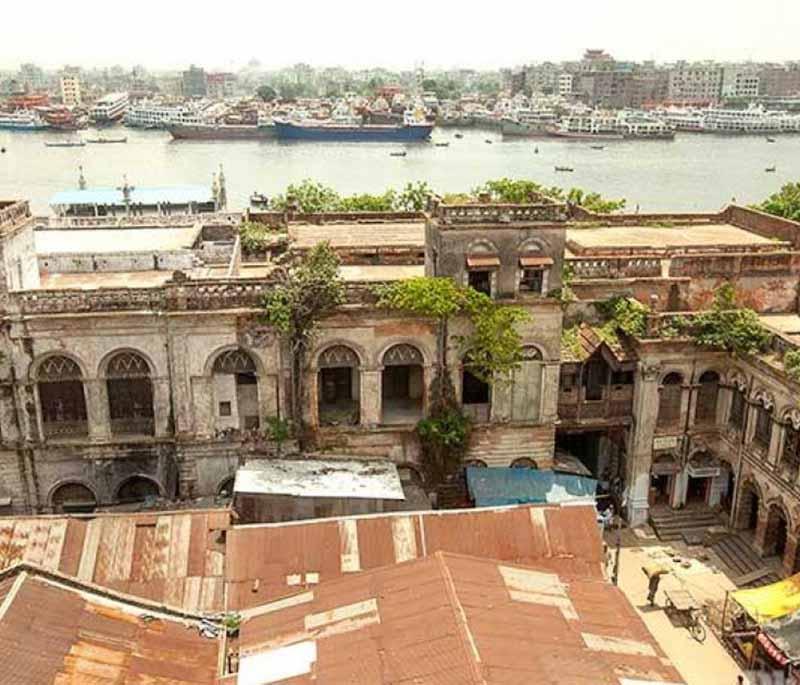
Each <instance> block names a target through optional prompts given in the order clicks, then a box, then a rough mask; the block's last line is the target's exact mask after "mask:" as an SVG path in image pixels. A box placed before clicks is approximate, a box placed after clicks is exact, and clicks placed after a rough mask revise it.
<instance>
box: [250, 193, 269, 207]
mask: <svg viewBox="0 0 800 685" xmlns="http://www.w3.org/2000/svg"><path fill="white" fill-rule="evenodd" d="M250 204H251V205H262V206H263V205H268V204H269V198H268V197H267V196H266V195H264V193H253V194H252V195H251V196H250Z"/></svg>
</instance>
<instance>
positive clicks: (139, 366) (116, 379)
mask: <svg viewBox="0 0 800 685" xmlns="http://www.w3.org/2000/svg"><path fill="white" fill-rule="evenodd" d="M106 390H107V392H108V414H109V418H110V420H111V433H112V435H155V420H154V412H153V383H152V381H151V380H150V365H149V364H148V363H147V361H146V360H145V358H144V357H142V355H140V354H137V353H136V352H128V351H125V352H118V353H117V354H115V355H114V356H113V357H111V359H110V360H109V362H108V365H107V366H106Z"/></svg>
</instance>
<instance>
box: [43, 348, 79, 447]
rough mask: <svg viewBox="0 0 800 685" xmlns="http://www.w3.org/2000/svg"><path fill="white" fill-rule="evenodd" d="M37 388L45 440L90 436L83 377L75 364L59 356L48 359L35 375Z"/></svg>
mask: <svg viewBox="0 0 800 685" xmlns="http://www.w3.org/2000/svg"><path fill="white" fill-rule="evenodd" d="M36 386H37V389H38V391H39V406H40V408H41V412H42V428H43V430H44V437H45V438H58V437H82V436H86V435H88V434H89V422H88V421H87V414H86V396H85V395H84V392H83V374H82V373H81V370H80V367H79V366H78V365H77V363H75V362H74V361H73V360H72V359H70V358H69V357H63V356H61V355H54V356H52V357H48V358H47V359H45V360H44V361H43V362H42V363H41V364H40V365H39V368H38V369H37V371H36Z"/></svg>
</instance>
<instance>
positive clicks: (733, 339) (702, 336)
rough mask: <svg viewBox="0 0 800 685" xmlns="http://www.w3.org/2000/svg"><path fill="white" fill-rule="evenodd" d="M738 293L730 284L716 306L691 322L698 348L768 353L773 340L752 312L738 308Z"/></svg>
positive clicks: (722, 290) (716, 299)
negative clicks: (767, 350)
mask: <svg viewBox="0 0 800 685" xmlns="http://www.w3.org/2000/svg"><path fill="white" fill-rule="evenodd" d="M735 300H736V292H735V290H734V288H733V286H732V285H731V284H730V283H726V284H725V285H722V286H720V287H719V288H718V289H717V290H716V292H715V293H714V304H713V306H712V307H711V309H710V310H709V311H707V312H702V313H700V314H698V315H697V316H696V317H694V319H692V321H691V322H690V324H689V325H690V329H691V330H690V332H691V336H692V338H693V339H694V341H695V342H696V343H697V344H698V345H705V346H707V347H715V348H717V349H721V350H727V351H729V352H734V353H736V354H740V355H745V354H757V353H759V352H764V351H765V350H766V349H767V347H768V345H769V343H770V340H771V338H772V336H771V335H770V333H769V331H768V330H767V329H765V328H764V326H763V325H762V324H761V321H760V319H759V318H758V314H756V312H754V311H753V310H752V309H747V308H737V307H736V303H735Z"/></svg>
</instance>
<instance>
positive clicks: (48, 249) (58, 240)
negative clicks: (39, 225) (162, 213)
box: [34, 224, 201, 255]
mask: <svg viewBox="0 0 800 685" xmlns="http://www.w3.org/2000/svg"><path fill="white" fill-rule="evenodd" d="M200 231H201V226H200V225H199V224H197V225H196V226H190V227H183V228H89V229H78V228H70V229H64V230H52V229H45V230H37V231H35V233H34V236H35V239H36V254H39V255H47V254H115V253H123V252H149V253H153V252H168V251H171V250H185V249H190V248H191V247H192V245H194V243H195V241H196V240H197V237H198V235H199V234H200Z"/></svg>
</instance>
